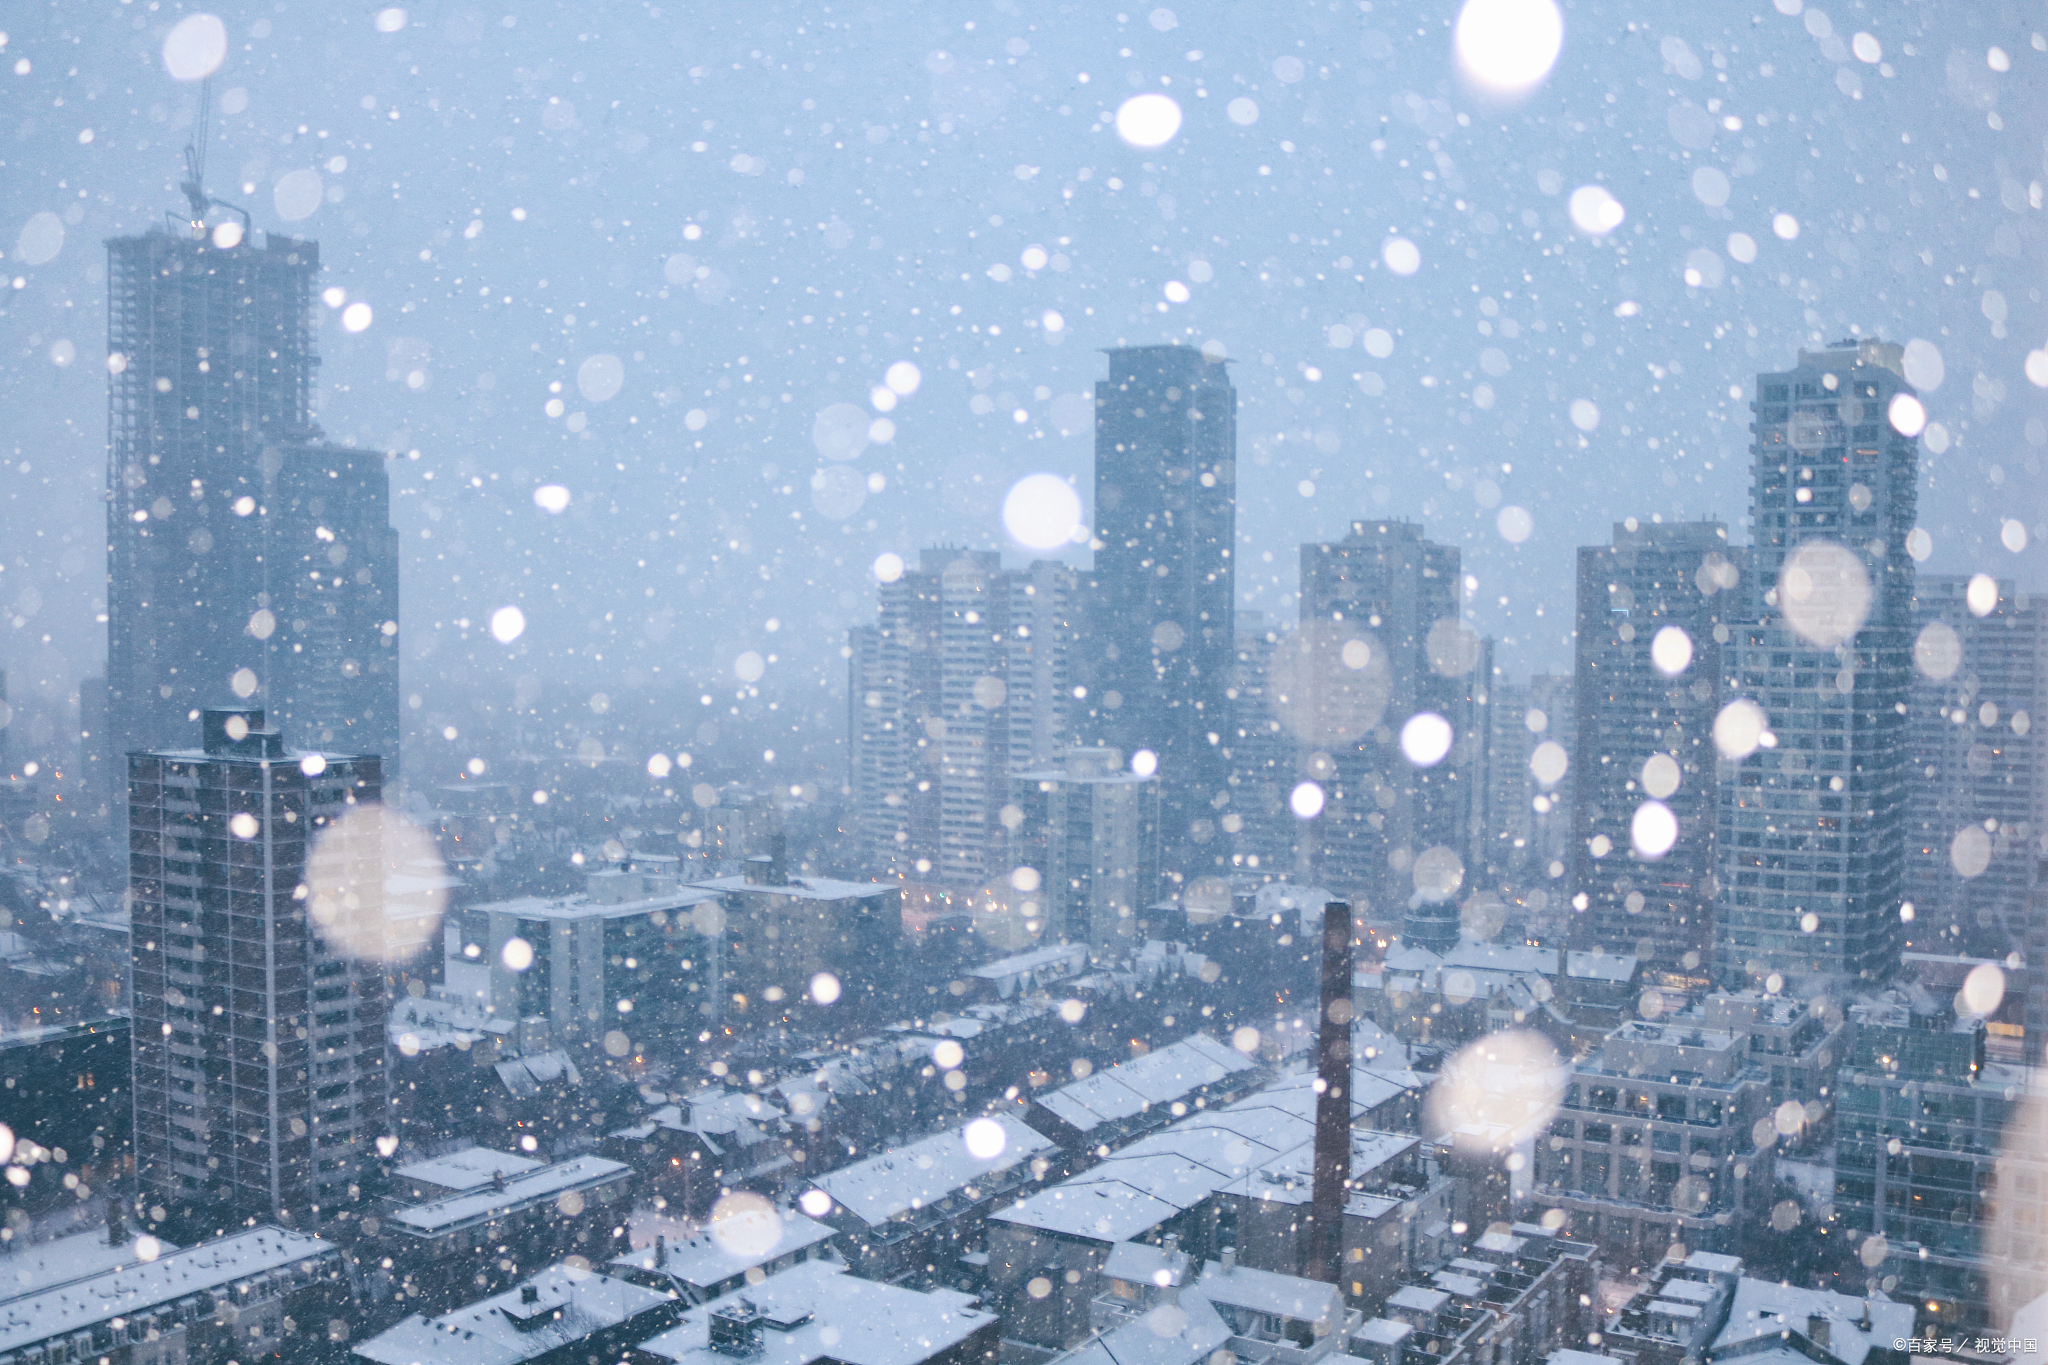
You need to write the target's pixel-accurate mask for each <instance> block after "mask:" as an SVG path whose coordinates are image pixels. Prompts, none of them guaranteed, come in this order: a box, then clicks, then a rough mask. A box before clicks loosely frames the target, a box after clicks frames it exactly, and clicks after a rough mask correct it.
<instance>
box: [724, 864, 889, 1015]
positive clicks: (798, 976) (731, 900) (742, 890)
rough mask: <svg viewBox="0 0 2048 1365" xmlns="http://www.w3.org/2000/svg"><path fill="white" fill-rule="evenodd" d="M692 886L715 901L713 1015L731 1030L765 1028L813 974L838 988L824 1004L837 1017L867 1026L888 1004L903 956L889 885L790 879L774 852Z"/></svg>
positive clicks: (789, 872) (793, 1002)
mask: <svg viewBox="0 0 2048 1365" xmlns="http://www.w3.org/2000/svg"><path fill="white" fill-rule="evenodd" d="M771 842H775V841H771ZM775 847H776V848H777V849H778V850H779V849H780V847H781V845H780V843H779V842H775ZM695 886H696V887H697V888H698V889H699V890H703V891H712V892H716V893H717V894H718V895H719V897H720V898H721V899H722V901H723V902H724V905H725V909H726V915H725V919H724V926H723V940H722V955H723V960H722V962H721V964H720V974H721V977H722V980H721V982H720V984H719V992H720V1000H719V1008H720V1011H721V1014H720V1016H719V1017H720V1018H722V1019H723V1020H724V1022H725V1023H726V1025H728V1026H729V1027H731V1028H733V1029H734V1030H735V1031H744V1032H759V1031H761V1030H762V1029H767V1028H773V1027H775V1026H776V1024H777V1023H778V1022H779V1021H780V1020H781V1019H782V1018H783V1016H784V1015H785V1014H786V1013H787V1012H788V1010H789V1009H790V1008H792V1007H794V1006H795V1005H796V1004H797V1002H799V1001H802V1000H804V999H805V998H806V997H807V994H808V992H809V991H810V988H811V982H812V981H813V980H814V979H815V978H816V977H817V976H818V974H819V973H821V972H824V973H830V974H831V976H832V977H833V979H834V980H835V981H836V982H837V983H838V985H839V989H840V991H841V994H840V995H839V997H838V998H837V1002H836V1003H835V1004H834V1005H833V1006H832V1008H833V1009H834V1010H836V1011H838V1012H839V1013H840V1014H843V1015H848V1016H851V1017H852V1018H853V1019H867V1020H869V1021H870V1022H872V1021H874V1020H875V1018H876V1012H877V1011H881V1010H886V1009H888V1008H889V1006H890V1005H892V1004H893V1003H894V997H895V984H896V982H897V980H898V978H899V975H900V970H899V969H900V966H901V959H902V955H903V893H902V891H901V889H900V888H899V887H897V886H895V885H893V884H891V885H887V886H885V885H881V884H879V883H876V882H847V881H836V880H833V879H832V878H829V877H803V876H798V875H797V874H796V873H795V872H794V871H793V870H791V869H790V868H789V867H788V865H787V864H786V862H785V861H784V858H783V856H782V855H781V853H780V852H779V851H778V852H777V853H774V854H770V855H767V856H757V857H753V858H749V859H747V860H746V861H745V862H744V863H743V864H742V871H741V873H740V875H737V876H729V877H715V878H712V879H710V880H707V881H700V882H697V883H695ZM880 1017H882V1018H886V1017H888V1016H887V1015H886V1014H882V1015H881V1016H880Z"/></svg>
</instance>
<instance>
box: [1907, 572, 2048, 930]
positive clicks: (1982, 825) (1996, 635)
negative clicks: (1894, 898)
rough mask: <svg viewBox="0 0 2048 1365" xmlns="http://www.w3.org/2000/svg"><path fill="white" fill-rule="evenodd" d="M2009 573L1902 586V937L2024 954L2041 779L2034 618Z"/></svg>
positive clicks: (2038, 633) (2047, 631)
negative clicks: (1909, 676)
mask: <svg viewBox="0 0 2048 1365" xmlns="http://www.w3.org/2000/svg"><path fill="white" fill-rule="evenodd" d="M2042 618H2043V613H2042V609H2041V606H2040V605H2039V604H2038V603H2036V602H2034V601H2032V600H2030V599H2029V598H2028V597H2027V595H2026V594H2024V593H2021V592H2018V591H2017V590H2016V589H2015V588H2014V585H2013V583H2012V581H2011V580H2010V579H1993V578H1992V577H1990V576H1989V575H1988V574H1979V575H1977V576H1976V577H1974V578H1970V577H1962V576H1957V575H1947V574H1921V575H1919V578H1918V581H1917V583H1916V584H1915V586H1914V592H1913V634H1914V648H1913V663H1914V670H1913V684H1912V700H1911V701H1910V702H1909V703H1908V707H1909V711H1908V719H1907V732H1908V737H1909V742H1910V744H1911V746H1912V758H1911V769H1910V772H1909V774H1908V781H1907V785H1906V790H1907V802H1908V805H1907V812H1908V813H1907V831H1908V838H1907V843H1906V895H1907V897H1908V898H1909V899H1910V900H1911V901H1912V902H1913V906H1914V920H1913V927H1912V928H1911V929H1910V930H1909V931H1908V937H1909V938H1910V939H1911V940H1912V941H1913V942H1914V943H1916V944H1928V943H1937V942H1940V941H1941V940H1940V939H1939V938H1938V937H1937V936H1938V935H1940V934H1942V933H1943V932H1944V931H1946V930H1950V929H1953V930H1954V931H1955V932H1954V933H1952V934H1950V935H1949V939H1948V941H1949V942H1950V944H1951V945H1952V948H1951V951H1960V952H1967V953H1972V954H1975V955H1978V956H1982V957H1997V958H2002V957H2004V956H2006V955H2007V954H2008V953H2013V952H2020V953H2025V952H2026V951H2027V944H2026V938H2027V929H2026V923H2025V921H2026V916H2027V906H2028V902H2029V899H2030V897H2031V896H2032V893H2033V888H2034V878H2035V875H2036V871H2037V865H2038V863H2039V861H2040V846H2039V843H2038V840H2039V837H2040V831H2041V824H2040V821H2041V816H2042V797H2043V795H2044V791H2043V787H2044V783H2048V775H2044V774H2043V772H2042V764H2043V762H2044V761H2048V755H2044V754H2043V752H2042V736H2041V734H2039V733H2036V727H2037V725H2038V722H2037V720H2036V717H2040V716H2043V715H2048V709H2044V703H2048V696H2044V694H2043V682H2044V679H2043V665H2044V663H2048V660H2044V659H2043V657H2042V649H2043V647H2044V645H2048V623H2044V621H2043V619H2042Z"/></svg>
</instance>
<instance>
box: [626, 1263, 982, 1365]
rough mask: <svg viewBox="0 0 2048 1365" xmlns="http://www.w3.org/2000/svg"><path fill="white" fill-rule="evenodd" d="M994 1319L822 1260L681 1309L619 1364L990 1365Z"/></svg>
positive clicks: (953, 1294)
mask: <svg viewBox="0 0 2048 1365" xmlns="http://www.w3.org/2000/svg"><path fill="white" fill-rule="evenodd" d="M998 1345H999V1341H998V1338H997V1326H996V1317H995V1314H993V1313H990V1312H988V1311H987V1310H985V1309H983V1308H981V1307H980V1306H979V1305H978V1304H977V1303H976V1302H975V1300H974V1299H973V1297H972V1296H970V1295H967V1294H962V1293H959V1292H958V1291H956V1290H951V1289H930V1290H924V1291H919V1290H915V1289H906V1288H904V1287H902V1286H900V1285H893V1284H880V1283H877V1282H875V1281H873V1280H865V1279H860V1278H857V1277H855V1276H853V1275H850V1274H847V1273H845V1269H844V1267H842V1266H838V1265H834V1264H832V1263H829V1262H825V1261H815V1260H814V1261H807V1262H804V1263H803V1264H801V1265H793V1266H791V1267H790V1268H789V1269H787V1270H784V1271H782V1272H781V1273H780V1274H776V1275H770V1276H768V1277H767V1278H766V1279H764V1280H761V1281H760V1282H758V1283H756V1284H751V1285H748V1286H746V1287H744V1288H742V1289H738V1290H735V1291H733V1292H732V1293H730V1294H727V1295H725V1296H724V1297H722V1298H718V1299H714V1300H712V1301H710V1302H708V1303H703V1304H698V1305H695V1306H693V1307H690V1308H688V1309H687V1310H686V1311H685V1312H684V1313H683V1314H682V1316H681V1319H680V1320H679V1321H678V1322H677V1323H676V1324H675V1325H674V1326H673V1327H671V1328H669V1329H668V1330H667V1331H665V1332H662V1333H660V1334H658V1335H656V1336H653V1337H651V1338H649V1339H647V1340H645V1341H643V1342H641V1343H640V1344H639V1345H638V1346H637V1347H635V1348H634V1349H633V1350H632V1351H631V1352H629V1353H628V1354H627V1356H626V1359H627V1361H628V1362H629V1365H731V1362H733V1361H759V1362H762V1363H763V1365H994V1361H995V1360H996V1355H997V1349H998Z"/></svg>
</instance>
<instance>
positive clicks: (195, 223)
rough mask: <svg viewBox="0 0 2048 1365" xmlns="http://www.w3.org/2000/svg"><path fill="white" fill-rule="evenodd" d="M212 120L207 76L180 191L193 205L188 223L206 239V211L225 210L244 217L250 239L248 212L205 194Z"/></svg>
mask: <svg viewBox="0 0 2048 1365" xmlns="http://www.w3.org/2000/svg"><path fill="white" fill-rule="evenodd" d="M212 119H213V77H211V76H208V77H207V78H206V79H205V80H203V81H201V82H200V83H199V125H198V128H197V130H196V131H195V132H194V135H193V138H192V140H191V141H190V142H187V143H186V144H185V179H184V180H183V181H182V182H180V184H179V185H178V188H179V189H181V190H183V191H184V192H185V202H186V203H187V204H189V205H191V208H192V216H191V218H190V219H189V220H187V221H188V222H189V223H190V225H191V228H192V235H193V236H194V237H204V236H205V235H206V211H207V210H208V209H209V208H223V209H226V210H227V211H228V212H229V213H239V214H240V215H242V235H243V236H244V237H247V236H248V235H249V230H250V226H251V224H250V221H249V210H247V209H245V208H243V207H242V206H241V205H239V204H230V203H229V202H228V201H227V200H225V199H216V198H214V197H213V196H212V195H210V194H208V193H207V192H206V142H207V132H208V126H209V125H210V124H211V122H212Z"/></svg>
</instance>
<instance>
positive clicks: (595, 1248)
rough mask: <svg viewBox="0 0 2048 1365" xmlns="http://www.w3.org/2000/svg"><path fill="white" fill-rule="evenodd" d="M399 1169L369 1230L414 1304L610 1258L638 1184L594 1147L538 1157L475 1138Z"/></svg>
mask: <svg viewBox="0 0 2048 1365" xmlns="http://www.w3.org/2000/svg"><path fill="white" fill-rule="evenodd" d="M407 1171H411V1172H413V1175H412V1176H411V1177H408V1176H407V1175H406V1174H405V1173H406V1172H407ZM394 1174H396V1175H397V1176H398V1178H399V1181H400V1184H399V1188H398V1192H397V1193H396V1194H395V1195H392V1196H388V1197H387V1198H386V1199H385V1200H384V1201H383V1207H382V1208H381V1209H379V1211H378V1213H377V1216H376V1220H375V1221H376V1224H377V1226H376V1228H375V1229H374V1231H373V1230H372V1229H371V1228H370V1226H369V1220H365V1223H364V1228H363V1231H364V1232H365V1233H367V1234H369V1236H370V1238H371V1239H372V1242H373V1244H374V1245H375V1246H376V1247H377V1249H378V1255H380V1256H386V1257H389V1258H390V1260H391V1275H392V1278H393V1279H394V1280H395V1281H396V1283H397V1287H398V1293H399V1294H400V1295H402V1296H403V1297H402V1301H406V1302H412V1303H414V1305H415V1311H416V1312H442V1311H445V1310H447V1309H449V1308H452V1307H453V1306H454V1305H456V1304H459V1303H463V1302H466V1301H468V1300H470V1299H474V1298H476V1297H478V1296H479V1295H481V1294H492V1293H496V1292H498V1291H499V1290H501V1289H503V1288H505V1287H506V1286H507V1285H509V1284H511V1283H512V1282H514V1281H515V1280H517V1279H518V1278H519V1277H520V1275H521V1274H522V1273H527V1274H530V1273H532V1270H533V1267H534V1266H535V1265H537V1264H546V1263H547V1262H550V1261H553V1260H555V1259H557V1258H558V1257H562V1256H568V1255H580V1256H582V1257H584V1258H585V1259H586V1260H590V1261H602V1260H605V1259H608V1258H609V1256H610V1255H611V1254H612V1252H613V1249H614V1248H613V1228H614V1227H615V1226H616V1225H617V1224H618V1223H619V1222H620V1221H621V1220H620V1217H619V1215H620V1213H622V1212H623V1210H624V1207H625V1206H626V1205H628V1204H629V1203H630V1201H631V1198H632V1194H633V1173H632V1171H631V1170H630V1169H629V1168H627V1167H626V1166H625V1165H623V1164H621V1163H619V1162H616V1161H607V1160H606V1159H604V1158H603V1157H598V1156H588V1155H585V1156H578V1157H571V1158H569V1159H568V1160H566V1161H557V1162H553V1163H551V1164H548V1165H541V1164H539V1163H537V1162H527V1163H522V1162H521V1161H520V1159H519V1158H516V1157H509V1156H508V1154H506V1153H503V1152H490V1151H486V1150H483V1149H478V1148H470V1149H467V1150H465V1151H462V1152H457V1153H454V1154H452V1155H451V1156H448V1157H443V1158H440V1159H438V1160H433V1161H423V1162H414V1163H410V1164H408V1165H407V1166H404V1167H401V1168H399V1170H398V1171H397V1172H395V1173H394ZM414 1190H417V1191H419V1192H420V1193H419V1195H417V1196H415V1195H414V1194H413V1193H412V1191H414Z"/></svg>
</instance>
